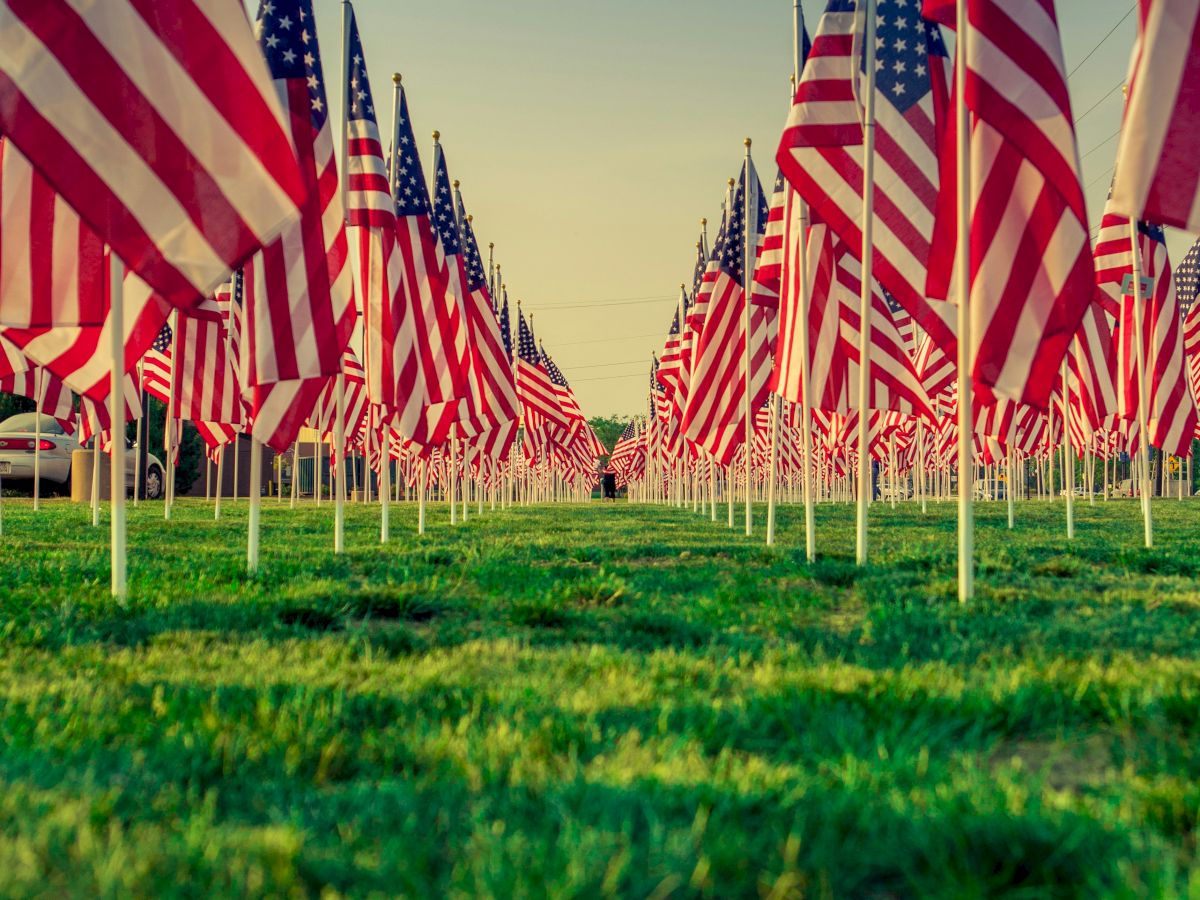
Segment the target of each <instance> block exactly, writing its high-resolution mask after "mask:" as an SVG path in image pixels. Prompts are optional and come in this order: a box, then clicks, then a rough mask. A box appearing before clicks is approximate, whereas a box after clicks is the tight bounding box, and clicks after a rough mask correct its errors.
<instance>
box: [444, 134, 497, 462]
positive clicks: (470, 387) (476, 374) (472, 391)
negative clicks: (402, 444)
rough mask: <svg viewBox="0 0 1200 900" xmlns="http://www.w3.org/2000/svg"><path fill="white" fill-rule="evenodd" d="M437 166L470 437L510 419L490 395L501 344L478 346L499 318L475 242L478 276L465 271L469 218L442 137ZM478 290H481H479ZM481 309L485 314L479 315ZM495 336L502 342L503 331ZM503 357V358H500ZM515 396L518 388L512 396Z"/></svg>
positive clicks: (462, 416) (462, 414) (463, 424)
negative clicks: (459, 327)
mask: <svg viewBox="0 0 1200 900" xmlns="http://www.w3.org/2000/svg"><path fill="white" fill-rule="evenodd" d="M433 166H434V186H433V225H434V228H435V229H436V231H437V235H438V242H439V243H440V244H441V247H442V251H443V253H444V254H445V258H446V265H447V270H448V286H449V289H450V293H451V295H452V296H453V297H454V302H455V306H456V308H457V311H458V316H459V319H460V321H461V322H462V323H463V333H464V336H465V338H466V340H465V342H464V350H465V355H464V357H463V367H464V373H465V384H464V387H465V391H464V398H463V402H462V403H461V404H460V406H459V414H458V423H457V426H458V430H459V433H460V434H461V435H462V436H463V437H468V438H469V437H474V436H475V435H478V434H482V433H483V432H485V431H487V430H488V429H489V428H493V427H495V426H496V425H499V424H500V423H501V422H503V421H506V419H505V417H504V416H503V411H502V410H500V409H495V408H493V406H492V404H491V403H490V402H489V400H490V399H491V398H490V396H488V393H489V392H488V388H489V385H488V379H489V378H492V379H494V378H495V372H494V369H493V366H494V364H495V362H496V360H495V359H494V358H493V357H492V355H491V353H488V352H487V351H488V350H489V349H490V350H491V351H492V352H495V351H496V349H497V348H496V346H495V345H493V346H492V347H491V348H485V347H482V346H480V344H479V340H480V338H484V339H485V340H486V339H487V337H489V335H485V334H480V333H478V332H477V329H478V328H479V327H480V326H485V325H486V322H487V321H488V320H489V319H491V320H492V321H493V322H494V321H495V320H494V318H493V317H492V315H491V299H490V297H488V294H487V277H486V275H485V274H484V272H483V263H482V260H480V259H479V248H478V247H476V246H472V254H473V257H472V258H473V259H474V261H475V262H474V266H475V272H474V277H473V278H472V275H471V274H470V273H468V271H467V267H468V265H469V263H468V259H467V256H466V248H464V246H463V240H464V234H463V231H462V229H461V226H462V225H465V224H467V223H466V215H465V210H464V211H463V220H462V222H461V223H460V221H459V210H458V202H457V197H456V193H457V190H458V187H457V185H458V182H453V183H451V180H450V173H449V166H448V165H447V163H446V153H445V151H444V150H443V149H442V145H441V143H440V142H439V143H435V144H434V153H433ZM473 243H474V242H472V244H473ZM479 291H482V293H481V294H480V293H477V292H479ZM481 315H482V316H486V318H483V319H482V320H481ZM473 324H474V327H473ZM495 337H496V339H497V344H498V341H499V335H496V336H495ZM501 362H503V361H502V360H501ZM515 397H516V395H515V388H514V393H513V399H514V400H515Z"/></svg>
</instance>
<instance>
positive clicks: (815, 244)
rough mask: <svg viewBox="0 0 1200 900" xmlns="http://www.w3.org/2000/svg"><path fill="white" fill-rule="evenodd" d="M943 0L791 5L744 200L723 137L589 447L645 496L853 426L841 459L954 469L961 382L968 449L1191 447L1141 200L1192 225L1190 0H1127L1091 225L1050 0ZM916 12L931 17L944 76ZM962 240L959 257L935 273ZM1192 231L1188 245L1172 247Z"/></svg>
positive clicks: (1196, 179)
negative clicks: (630, 370)
mask: <svg viewBox="0 0 1200 900" xmlns="http://www.w3.org/2000/svg"><path fill="white" fill-rule="evenodd" d="M966 9H967V18H966V21H965V22H962V23H960V22H957V21H956V20H955V3H954V2H952V0H926V2H925V3H924V5H923V6H922V5H921V4H919V3H890V2H889V3H885V2H882V0H881V2H879V3H878V4H876V3H874V2H867V0H829V2H828V3H827V5H826V8H825V12H824V14H823V15H822V17H821V19H820V21H819V23H818V25H817V29H816V32H815V35H814V37H813V39H812V41H811V45H810V44H809V42H808V40H807V35H806V33H805V32H804V30H803V25H802V23H801V26H800V28H799V29H798V32H799V34H800V35H802V36H803V37H802V39H801V46H802V47H803V48H804V59H803V63H802V68H801V70H800V71H799V72H798V79H797V82H796V87H795V93H794V98H793V103H792V106H791V110H790V113H789V115H788V119H787V122H786V124H785V125H784V129H783V133H782V138H781V140H780V143H779V145H778V148H777V153H776V162H777V164H778V174H777V177H776V179H775V182H774V188H773V191H772V193H771V195H770V199H769V202H768V201H767V200H766V199H765V195H764V192H763V190H762V187H761V185H760V183H759V180H758V177H757V174H756V172H755V170H754V165H753V162H752V161H751V159H750V154H749V149H747V154H746V159H745V161H744V163H743V166H742V170H741V172H740V174H739V176H738V177H737V178H736V179H731V181H730V183H729V187H728V189H727V191H726V195H725V201H724V204H723V216H722V221H721V224H720V228H719V230H718V232H717V235H716V239H715V241H714V242H713V245H712V246H711V247H709V246H708V244H707V238H706V235H705V234H703V233H702V235H701V239H700V242H699V243H698V244H697V248H698V258H697V264H696V268H695V271H694V273H693V277H692V280H691V283H690V285H688V284H685V285H684V286H683V287H682V296H681V299H680V301H679V303H678V305H677V308H676V310H675V312H674V314H673V316H672V318H671V321H670V326H669V329H668V332H667V337H666V341H665V343H664V345H663V349H662V353H661V360H658V359H656V360H655V362H654V364H653V365H652V372H651V378H650V391H649V397H648V403H647V410H646V414H645V416H644V417H641V418H640V419H639V420H638V421H637V422H633V423H630V425H629V427H628V428H626V430H625V433H623V434H622V435H621V438H620V440H619V441H618V443H617V445H616V446H615V448H614V453H613V457H612V461H611V464H612V466H613V468H614V470H616V471H617V472H618V474H619V476H620V477H621V479H622V480H624V481H627V482H630V483H634V482H639V481H643V482H645V481H649V482H652V483H653V489H652V490H653V493H656V494H658V495H660V496H661V495H663V494H669V493H670V491H671V490H672V487H671V486H672V484H677V483H687V484H690V485H693V486H698V485H704V484H710V485H711V484H712V483H713V482H714V481H723V482H724V483H725V484H727V485H736V484H741V485H742V486H743V488H746V487H747V485H750V484H751V483H754V482H763V481H769V480H772V479H777V478H783V477H790V476H787V472H789V471H792V472H794V471H796V470H797V468H798V470H799V471H804V468H805V466H806V465H807V467H808V472H809V478H810V480H812V481H813V482H814V483H815V482H816V481H818V480H820V479H822V478H824V479H826V480H828V479H837V478H842V477H845V476H846V474H847V473H848V472H853V471H855V470H856V469H858V468H859V456H860V452H861V450H860V445H859V442H858V441H857V440H856V438H855V434H856V432H857V430H858V429H859V428H860V427H862V428H863V431H862V432H861V433H862V434H865V435H866V436H867V446H866V450H865V452H866V453H867V454H868V457H869V458H870V459H873V460H874V461H875V463H876V464H877V465H878V466H882V467H884V468H885V469H888V470H889V471H891V470H893V469H898V470H899V471H902V472H903V473H904V474H905V477H909V476H910V475H912V477H913V479H914V482H915V481H916V480H917V479H918V478H925V477H931V476H929V474H928V473H932V472H935V471H939V472H945V473H949V472H950V471H951V470H952V469H956V468H957V461H956V454H955V449H956V447H957V446H958V444H959V442H960V437H959V434H958V430H959V424H958V401H959V396H960V391H962V390H969V391H970V394H971V399H972V405H971V422H972V433H971V434H969V435H963V436H962V440H963V441H965V442H966V443H967V444H968V452H969V454H970V455H969V457H968V458H973V459H974V460H975V463H976V464H977V465H980V466H986V465H1001V466H1004V465H1008V466H1012V465H1014V464H1016V463H1018V462H1020V461H1021V460H1024V459H1031V458H1032V459H1042V460H1045V459H1047V458H1049V457H1050V456H1051V455H1052V454H1053V453H1054V452H1055V451H1056V450H1058V449H1061V447H1062V446H1063V444H1064V443H1066V445H1067V446H1068V447H1069V449H1070V452H1071V453H1072V454H1073V455H1074V456H1076V457H1077V458H1085V457H1087V458H1103V459H1109V458H1112V457H1113V456H1114V455H1115V454H1119V453H1130V454H1133V453H1137V452H1139V451H1140V449H1141V448H1142V447H1145V446H1146V445H1149V446H1153V447H1156V448H1159V449H1160V450H1161V451H1163V452H1164V453H1165V454H1169V455H1172V456H1176V457H1187V456H1190V455H1191V452H1192V441H1193V440H1194V439H1196V438H1198V437H1200V430H1198V416H1197V398H1198V397H1200V378H1198V377H1197V376H1198V374H1200V355H1198V354H1200V304H1196V303H1191V302H1190V301H1192V300H1194V298H1195V289H1196V288H1195V285H1196V281H1197V279H1196V275H1195V269H1196V265H1195V262H1194V261H1193V263H1192V264H1191V268H1190V270H1189V271H1191V273H1192V274H1191V275H1190V276H1189V277H1190V279H1191V281H1190V282H1189V283H1190V285H1191V287H1190V291H1191V294H1190V296H1189V297H1188V298H1187V300H1188V301H1189V305H1187V306H1183V305H1181V304H1180V302H1179V298H1178V297H1177V294H1176V284H1175V279H1174V278H1173V273H1172V268H1171V264H1170V260H1169V259H1168V257H1167V249H1166V241H1165V238H1164V233H1163V228H1162V224H1151V222H1154V223H1164V224H1170V225H1175V226H1178V227H1182V228H1187V229H1190V230H1192V231H1200V216H1198V215H1197V214H1196V213H1195V212H1194V209H1193V207H1196V208H1200V203H1197V198H1200V164H1197V163H1196V161H1195V154H1194V152H1193V151H1194V148H1195V145H1196V142H1197V138H1198V137H1200V107H1196V106H1195V104H1192V103H1189V100H1188V98H1189V92H1188V89H1187V84H1188V81H1187V78H1188V77H1189V73H1190V72H1191V69H1192V67H1193V66H1195V65H1197V63H1196V62H1195V60H1196V59H1200V42H1198V37H1197V35H1198V31H1197V29H1198V26H1200V12H1198V10H1200V3H1198V2H1195V0H1188V2H1166V0H1141V3H1140V6H1139V11H1140V19H1139V22H1140V28H1139V37H1138V41H1137V45H1136V47H1135V49H1134V59H1133V65H1132V69H1131V76H1130V91H1129V101H1128V105H1127V109H1126V118H1125V124H1124V127H1123V131H1122V134H1123V137H1122V142H1121V145H1120V151H1119V154H1118V159H1117V163H1116V176H1115V180H1114V185H1113V188H1112V192H1111V195H1110V199H1109V203H1108V205H1107V207H1106V209H1105V212H1104V216H1103V219H1102V221H1101V223H1100V227H1099V231H1098V233H1097V234H1096V237H1095V240H1094V241H1093V239H1092V236H1091V234H1090V232H1089V225H1088V217H1087V211H1086V207H1085V203H1084V193H1083V186H1082V181H1081V175H1080V170H1079V153H1078V148H1077V146H1076V140H1075V134H1074V126H1073V118H1072V113H1071V106H1070V101H1069V97H1068V89H1067V76H1066V69H1065V66H1064V62H1063V52H1062V46H1061V41H1060V37H1059V32H1058V25H1057V20H1056V16H1055V10H1054V5H1053V4H1052V3H1050V2H1033V0H968V2H967V3H966ZM868 15H874V16H875V19H874V22H873V23H869V22H868V21H867V16H868ZM869 25H870V26H873V27H870V28H869V27H868V26H869ZM942 27H949V28H952V29H956V30H957V32H958V35H957V37H958V41H959V46H960V47H961V48H962V49H963V53H962V58H963V59H964V60H965V70H964V71H963V72H961V73H957V75H956V73H955V71H954V65H953V64H952V60H951V57H950V55H949V52H948V50H947V45H946V43H945V40H944V38H943V34H942V30H941V29H942ZM872 36H873V39H872ZM868 42H870V44H869V43H868ZM964 42H965V44H964ZM869 60H873V66H872V68H873V72H874V77H871V78H868V76H867V68H868V66H869V65H872V63H871V62H869ZM957 90H962V91H963V92H964V97H963V104H964V105H965V112H966V115H965V121H966V127H967V129H968V130H967V134H966V136H965V138H964V139H963V141H962V142H960V141H959V135H958V133H957V123H956V117H955V114H954V112H955V106H956V103H957V97H956V91H957ZM1151 90H1154V91H1156V92H1157V93H1155V94H1153V95H1151V93H1150V91H1151ZM872 91H873V96H872V95H871V92H872ZM872 113H873V119H870V121H869V124H870V125H871V126H873V128H867V127H865V123H868V117H869V116H870V115H872ZM871 132H873V134H872V133H871ZM868 137H870V139H871V140H873V142H874V144H873V148H874V149H873V152H872V153H868V154H866V155H864V141H865V140H867V138H868ZM959 151H962V157H963V159H964V160H965V161H966V163H967V164H968V166H969V169H968V170H967V172H966V173H965V174H966V176H967V177H966V179H965V186H966V190H967V195H966V197H965V198H964V199H965V200H966V201H967V208H966V218H965V230H962V229H960V227H959V220H958V210H959V205H958V201H959V181H960V178H959V175H960V173H959V171H958V166H959ZM868 159H869V164H868V162H867V161H866V160H868ZM868 173H869V174H870V176H871V177H870V178H869V179H868V178H867V177H866V175H867V174H868ZM1131 220H1133V221H1134V223H1135V224H1134V227H1132V228H1131V224H1130V223H1131ZM1148 220H1149V221H1148ZM868 226H869V230H870V234H871V238H870V241H869V243H867V244H866V246H867V247H869V248H870V252H871V257H870V260H869V261H870V263H871V266H870V283H869V284H868V285H866V288H867V290H864V285H863V279H864V266H863V263H862V260H863V254H864V231H865V230H867V228H868ZM1135 235H1136V244H1135V237H1134V236H1135ZM960 239H962V240H965V241H966V243H967V244H968V246H967V247H966V248H960V247H959V246H958V242H959V240H960ZM962 249H965V250H966V251H967V254H966V256H967V258H968V259H969V261H970V268H969V270H968V271H967V272H966V273H965V275H964V276H963V277H960V274H961V273H959V272H958V271H957V266H958V265H959V264H960V260H961V258H962V255H960V250H962ZM1135 251H1136V259H1137V262H1136V263H1135ZM1198 256H1200V244H1198V245H1197V247H1196V248H1193V250H1192V253H1191V254H1189V257H1192V258H1193V260H1194V259H1195V258H1196V257H1198ZM745 259H751V260H753V263H754V269H753V271H752V272H751V273H747V272H745V271H744V270H743V265H744V260H745ZM1135 270H1136V271H1137V273H1138V274H1139V276H1140V278H1138V279H1137V281H1136V284H1135V283H1134V273H1135ZM960 285H963V286H965V288H966V290H967V292H968V294H967V296H966V297H962V296H960V294H961V289H960ZM1135 289H1136V291H1135ZM864 301H866V308H867V309H869V310H870V321H869V323H868V324H869V328H868V332H869V333H868V334H864V332H863V328H864V323H863V322H862V309H863V308H864V306H863V302H864ZM964 301H965V302H966V303H967V304H968V311H969V318H968V326H969V328H968V332H967V333H966V336H965V338H964V339H965V340H966V341H967V343H968V344H969V347H968V357H967V358H968V361H969V362H968V368H967V370H966V372H965V373H964V374H965V375H966V376H967V379H969V380H966V381H965V384H964V383H960V381H959V371H958V366H957V364H956V359H957V354H958V349H959V348H958V342H959V340H960V337H961V335H960V333H959V331H960V329H959V326H958V321H957V319H958V306H959V304H960V302H964ZM1138 335H1140V340H1141V344H1140V346H1139V344H1138ZM864 350H865V352H866V354H867V360H866V363H867V370H868V371H867V373H866V374H867V378H866V381H865V384H862V385H861V387H863V388H864V389H865V390H863V391H862V392H860V390H859V388H860V378H861V377H862V375H863V374H864V373H863V371H862V367H863V365H864V360H863V358H862V356H863V352H864ZM1139 373H1143V374H1139ZM1139 385H1144V387H1139ZM772 398H776V399H772ZM776 403H778V404H779V405H778V406H776V405H775V404H776ZM1140 414H1141V415H1144V418H1140V417H1139V416H1140ZM863 416H866V417H867V419H866V420H865V421H864V420H863V419H862V418H861V417H863ZM764 441H765V444H764ZM806 443H807V444H811V451H810V455H809V460H808V462H807V463H805V461H804V456H805V455H804V453H803V452H801V451H802V448H803V447H804V446H805V445H806ZM864 462H865V461H864ZM914 473H915V474H914ZM696 489H699V488H696Z"/></svg>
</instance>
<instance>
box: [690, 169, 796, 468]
mask: <svg viewBox="0 0 1200 900" xmlns="http://www.w3.org/2000/svg"><path fill="white" fill-rule="evenodd" d="M747 195H749V202H747ZM747 209H749V212H750V217H751V221H750V222H748V223H747V222H746V221H745V219H746V211H747ZM767 215H768V211H767V204H766V201H765V200H764V198H763V196H762V186H761V185H760V184H759V181H758V175H757V174H756V173H755V171H754V164H753V162H752V161H751V160H750V159H747V160H746V162H745V164H744V165H743V168H742V177H741V178H740V179H739V180H738V183H737V186H736V190H735V191H734V195H733V199H732V201H731V206H730V212H729V215H728V216H727V222H726V227H725V228H724V234H723V235H722V239H721V242H720V245H719V247H718V248H717V254H716V255H717V264H716V276H715V278H714V280H713V281H712V287H711V291H710V292H709V295H708V297H707V301H706V302H703V305H704V307H705V311H704V319H703V324H702V325H701V330H700V331H699V333H698V336H697V340H696V344H695V350H694V352H693V357H692V369H691V376H690V380H689V381H690V383H689V388H688V396H687V405H686V407H685V408H684V414H683V434H684V437H686V438H687V439H688V440H689V441H692V442H693V443H694V444H696V445H698V446H700V447H702V448H703V449H705V450H707V451H708V452H709V453H711V454H712V455H713V457H714V458H715V459H716V461H717V462H718V463H719V464H721V465H729V463H730V462H731V461H732V459H733V455H734V453H735V452H736V451H737V448H738V446H739V444H740V443H743V442H744V440H745V424H746V422H745V400H746V394H747V392H749V395H750V408H751V409H755V408H757V407H758V406H759V405H761V404H762V401H763V399H764V398H765V395H766V389H767V379H768V377H769V376H770V366H771V355H770V352H769V347H770V329H771V326H772V325H774V324H775V320H774V317H769V316H765V315H762V314H761V313H760V314H758V315H756V314H755V312H754V310H753V309H752V310H751V314H750V334H749V336H747V333H746V327H745V317H746V303H747V297H746V296H745V292H744V291H743V290H742V277H743V271H742V270H743V256H744V252H745V251H744V247H743V241H744V240H745V239H746V238H745V234H746V231H747V230H749V232H750V235H751V237H750V240H751V243H752V246H754V247H755V248H757V246H758V243H759V241H761V240H762V235H763V232H764V231H765V229H766V223H767ZM699 305H701V304H699V303H698V304H697V306H699ZM762 309H763V307H759V310H762ZM747 340H749V344H750V370H749V372H747V367H746V342H747Z"/></svg>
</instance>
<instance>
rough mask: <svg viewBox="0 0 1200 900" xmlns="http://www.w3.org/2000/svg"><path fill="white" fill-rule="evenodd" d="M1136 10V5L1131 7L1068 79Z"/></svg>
mask: <svg viewBox="0 0 1200 900" xmlns="http://www.w3.org/2000/svg"><path fill="white" fill-rule="evenodd" d="M1135 9H1137V4H1136V3H1135V4H1134V5H1133V6H1131V7H1129V9H1128V11H1127V12H1126V13H1125V15H1123V16H1121V18H1120V20H1118V22H1117V24H1116V25H1114V26H1113V27H1112V28H1110V29H1108V34H1106V35H1105V36H1104V37H1102V38H1100V43H1099V44H1097V45H1096V46H1095V47H1093V48H1092V49H1091V50H1089V51H1088V55H1087V56H1085V57H1084V58H1083V59H1081V60H1080V61H1079V62H1078V63H1076V64H1075V68H1073V69H1072V70H1071V71H1070V72H1068V73H1067V78H1070V77H1071V76H1073V75H1074V74H1075V73H1076V72H1078V71H1079V68H1080V66H1082V65H1083V64H1084V63H1085V62H1087V61H1088V60H1089V59H1091V58H1092V54H1093V53H1095V52H1096V51H1097V50H1099V49H1100V48H1101V47H1102V46H1103V45H1104V42H1105V41H1107V40H1108V39H1109V38H1110V37H1112V36H1113V32H1114V31H1116V30H1117V29H1118V28H1120V27H1121V23H1122V22H1124V21H1125V20H1126V19H1128V18H1129V16H1130V15H1131V14H1132V13H1133V11H1134V10H1135Z"/></svg>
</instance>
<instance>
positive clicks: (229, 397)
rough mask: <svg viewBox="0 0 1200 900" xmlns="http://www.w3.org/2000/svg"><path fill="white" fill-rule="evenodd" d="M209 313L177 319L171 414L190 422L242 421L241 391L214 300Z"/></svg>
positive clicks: (235, 423) (223, 320) (224, 327)
mask: <svg viewBox="0 0 1200 900" xmlns="http://www.w3.org/2000/svg"><path fill="white" fill-rule="evenodd" d="M209 308H211V310H212V314H206V315H185V314H184V313H182V312H181V313H179V315H178V317H177V319H176V332H177V334H176V349H177V351H178V353H177V355H176V358H175V365H174V366H173V374H174V378H175V392H174V393H175V397H174V399H175V407H174V412H173V417H174V418H177V419H189V420H191V421H193V422H220V423H222V424H225V425H240V424H241V423H242V392H241V387H240V386H239V385H238V381H237V373H236V369H235V367H234V360H233V357H232V354H231V352H230V349H231V348H230V347H229V332H228V331H227V326H226V320H225V317H224V314H223V311H222V310H221V309H220V308H219V307H218V306H217V304H216V303H213V304H211V305H210V307H206V309H209Z"/></svg>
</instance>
